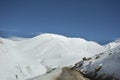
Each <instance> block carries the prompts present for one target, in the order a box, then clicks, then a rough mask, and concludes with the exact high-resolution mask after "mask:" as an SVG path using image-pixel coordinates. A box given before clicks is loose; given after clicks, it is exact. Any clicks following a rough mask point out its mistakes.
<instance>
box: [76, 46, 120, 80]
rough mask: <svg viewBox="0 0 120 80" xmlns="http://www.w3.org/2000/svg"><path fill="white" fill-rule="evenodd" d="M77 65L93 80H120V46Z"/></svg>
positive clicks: (78, 68) (77, 67)
mask: <svg viewBox="0 0 120 80" xmlns="http://www.w3.org/2000/svg"><path fill="white" fill-rule="evenodd" d="M75 67H76V69H77V70H80V71H81V72H82V73H83V74H85V75H86V76H87V77H89V78H90V79H92V80H120V46H117V47H115V48H113V49H110V50H108V51H105V52H103V53H100V54H97V55H95V56H94V57H91V58H89V60H87V58H86V60H85V59H84V60H83V61H80V62H79V63H78V64H77V65H76V66H75Z"/></svg>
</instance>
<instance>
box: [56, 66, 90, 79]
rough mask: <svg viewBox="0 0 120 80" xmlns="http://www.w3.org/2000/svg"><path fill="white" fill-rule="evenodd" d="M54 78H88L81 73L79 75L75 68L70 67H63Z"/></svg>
mask: <svg viewBox="0 0 120 80" xmlns="http://www.w3.org/2000/svg"><path fill="white" fill-rule="evenodd" d="M56 80H89V79H87V78H85V77H83V75H81V74H80V73H79V72H77V71H75V70H71V69H70V68H67V67H65V68H63V69H62V73H61V75H60V76H59V77H58V78H56Z"/></svg>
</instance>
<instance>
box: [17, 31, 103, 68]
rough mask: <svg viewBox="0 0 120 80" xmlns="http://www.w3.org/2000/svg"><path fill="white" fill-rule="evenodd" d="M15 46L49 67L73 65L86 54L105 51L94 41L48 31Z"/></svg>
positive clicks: (24, 53) (90, 54) (27, 55)
mask: <svg viewBox="0 0 120 80" xmlns="http://www.w3.org/2000/svg"><path fill="white" fill-rule="evenodd" d="M15 48H17V50H20V52H21V53H22V54H23V55H24V56H26V57H29V58H30V59H33V60H36V61H39V62H41V63H42V64H45V65H46V66H49V67H51V66H65V65H71V64H72V63H74V62H76V61H77V60H79V59H81V58H82V57H84V56H93V55H94V54H97V53H100V52H103V51H105V49H104V47H103V46H101V45H99V44H97V43H95V42H92V41H86V40H84V39H81V38H67V37H64V36H61V35H55V34H48V33H47V34H42V35H39V36H37V37H34V38H32V39H29V40H25V41H21V42H18V44H17V45H16V46H15Z"/></svg>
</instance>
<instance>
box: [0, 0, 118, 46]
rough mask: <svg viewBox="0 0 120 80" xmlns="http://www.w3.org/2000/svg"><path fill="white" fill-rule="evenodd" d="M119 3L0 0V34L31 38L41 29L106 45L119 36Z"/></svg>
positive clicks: (102, 0) (111, 0) (45, 31)
mask: <svg viewBox="0 0 120 80" xmlns="http://www.w3.org/2000/svg"><path fill="white" fill-rule="evenodd" d="M119 4H120V0H0V36H2V37H5V36H8V37H9V36H22V37H33V36H36V35H37V34H36V33H37V32H42V33H54V34H60V35H64V36H68V37H81V38H84V39H86V40H91V41H96V42H98V43H100V44H106V43H108V42H111V41H113V40H115V39H117V38H119V37H120V5H119ZM30 33H35V34H30Z"/></svg>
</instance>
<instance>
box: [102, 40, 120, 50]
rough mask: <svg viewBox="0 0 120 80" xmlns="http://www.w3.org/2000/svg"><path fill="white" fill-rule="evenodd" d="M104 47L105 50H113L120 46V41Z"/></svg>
mask: <svg viewBox="0 0 120 80" xmlns="http://www.w3.org/2000/svg"><path fill="white" fill-rule="evenodd" d="M104 46H105V48H107V49H112V48H115V47H117V46H120V39H118V40H115V41H114V42H111V43H108V44H106V45H104Z"/></svg>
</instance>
